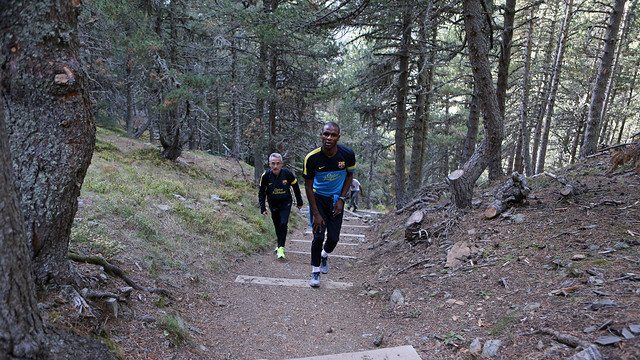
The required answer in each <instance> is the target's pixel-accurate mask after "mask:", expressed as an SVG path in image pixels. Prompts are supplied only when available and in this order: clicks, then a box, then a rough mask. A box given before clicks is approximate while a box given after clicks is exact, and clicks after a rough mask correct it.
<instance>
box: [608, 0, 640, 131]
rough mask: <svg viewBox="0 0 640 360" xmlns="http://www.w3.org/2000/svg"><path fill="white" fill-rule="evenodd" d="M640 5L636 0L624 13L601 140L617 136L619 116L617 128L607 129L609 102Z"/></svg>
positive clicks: (611, 101)
mask: <svg viewBox="0 0 640 360" xmlns="http://www.w3.org/2000/svg"><path fill="white" fill-rule="evenodd" d="M637 5H638V0H634V1H633V2H632V3H631V5H630V6H629V8H628V10H627V11H626V13H625V15H624V23H623V24H624V25H623V26H622V34H621V35H620V42H619V43H618V49H617V50H616V57H615V60H614V63H613V70H612V72H611V77H610V78H609V82H608V84H607V91H606V96H605V101H604V106H603V107H602V113H601V114H600V122H601V123H602V124H603V127H602V132H601V133H600V141H601V142H609V143H610V142H613V138H614V137H615V132H616V131H615V130H616V128H617V125H618V121H620V118H619V117H616V128H614V129H611V130H609V131H607V124H608V122H609V121H608V119H609V118H608V117H607V108H608V106H609V104H612V103H613V101H614V98H615V94H616V90H617V89H616V87H614V84H615V80H616V78H617V77H618V71H617V70H618V67H619V65H620V62H621V60H620V59H621V58H622V55H623V53H624V52H625V49H626V50H627V51H628V50H629V42H628V41H627V39H628V37H629V36H628V35H629V29H630V28H631V25H632V24H633V21H634V20H635V15H636V7H637Z"/></svg>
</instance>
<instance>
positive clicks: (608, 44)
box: [580, 0, 626, 158]
mask: <svg viewBox="0 0 640 360" xmlns="http://www.w3.org/2000/svg"><path fill="white" fill-rule="evenodd" d="M625 2H626V0H614V2H613V9H612V10H611V15H610V17H609V24H608V25H607V33H606V35H605V43H604V48H603V49H602V56H601V57H600V61H599V64H598V74H597V76H596V81H595V84H594V86H593V91H592V93H591V104H590V105H589V114H588V115H587V127H586V128H585V130H584V143H583V144H582V147H581V148H580V157H583V158H584V157H586V156H588V155H591V154H593V153H594V152H595V151H596V147H597V146H598V144H597V143H598V134H599V127H600V115H601V113H602V108H603V106H604V96H605V91H606V88H607V83H608V82H609V77H610V76H611V64H612V62H613V57H614V55H615V54H614V53H615V49H616V41H617V39H618V30H619V29H620V22H621V21H622V14H623V13H624V4H625Z"/></svg>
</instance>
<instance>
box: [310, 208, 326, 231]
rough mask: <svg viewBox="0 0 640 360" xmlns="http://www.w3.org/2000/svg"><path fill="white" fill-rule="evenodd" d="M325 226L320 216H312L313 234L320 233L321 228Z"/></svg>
mask: <svg viewBox="0 0 640 360" xmlns="http://www.w3.org/2000/svg"><path fill="white" fill-rule="evenodd" d="M324 225H325V223H324V219H323V218H322V216H320V214H319V213H318V214H314V215H313V232H314V233H317V232H320V231H321V230H322V227H323V226H324Z"/></svg>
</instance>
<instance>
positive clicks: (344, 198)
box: [338, 196, 347, 204]
mask: <svg viewBox="0 0 640 360" xmlns="http://www.w3.org/2000/svg"><path fill="white" fill-rule="evenodd" d="M338 199H340V200H342V202H343V203H345V204H346V203H347V198H346V197H344V196H340V197H339V198H338Z"/></svg>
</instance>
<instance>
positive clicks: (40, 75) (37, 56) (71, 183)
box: [0, 1, 95, 284]
mask: <svg viewBox="0 0 640 360" xmlns="http://www.w3.org/2000/svg"><path fill="white" fill-rule="evenodd" d="M3 7H5V8H4V9H3V11H2V12H1V13H0V20H1V21H0V23H2V24H3V26H6V25H8V26H6V27H5V31H8V32H9V33H10V35H9V34H6V35H5V36H4V37H3V43H2V49H3V51H4V49H10V51H8V53H5V52H3V59H2V63H4V64H5V65H4V66H3V68H2V71H3V76H2V77H3V78H4V79H5V80H4V85H5V88H4V90H3V91H2V97H3V99H4V100H5V104H4V106H6V108H5V109H6V121H7V127H8V131H9V142H10V146H11V153H12V154H13V156H12V160H13V168H14V171H15V173H14V175H15V181H16V186H17V187H18V191H19V194H20V196H21V199H20V204H21V207H22V214H23V217H24V223H25V231H26V234H27V237H26V239H27V241H28V246H29V247H30V250H31V251H32V255H33V256H34V262H35V264H34V267H35V276H36V281H37V282H39V283H41V284H44V283H48V282H49V281H53V282H56V283H68V282H70V281H71V278H70V276H71V271H70V266H69V261H68V259H67V252H68V248H69V235H70V232H71V224H72V222H73V217H74V215H75V213H76V210H77V208H78V204H77V198H78V196H79V195H80V186H81V185H82V181H83V180H84V176H85V174H86V171H87V167H88V166H89V163H90V161H91V155H92V153H93V148H94V144H95V125H94V122H93V116H92V113H91V103H90V101H89V98H88V93H87V90H86V89H87V83H86V78H85V73H84V71H83V69H82V66H81V64H80V56H79V53H78V46H79V44H78V32H77V18H78V13H79V2H59V1H39V2H26V1H22V2H21V1H11V2H9V3H5V4H3Z"/></svg>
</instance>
